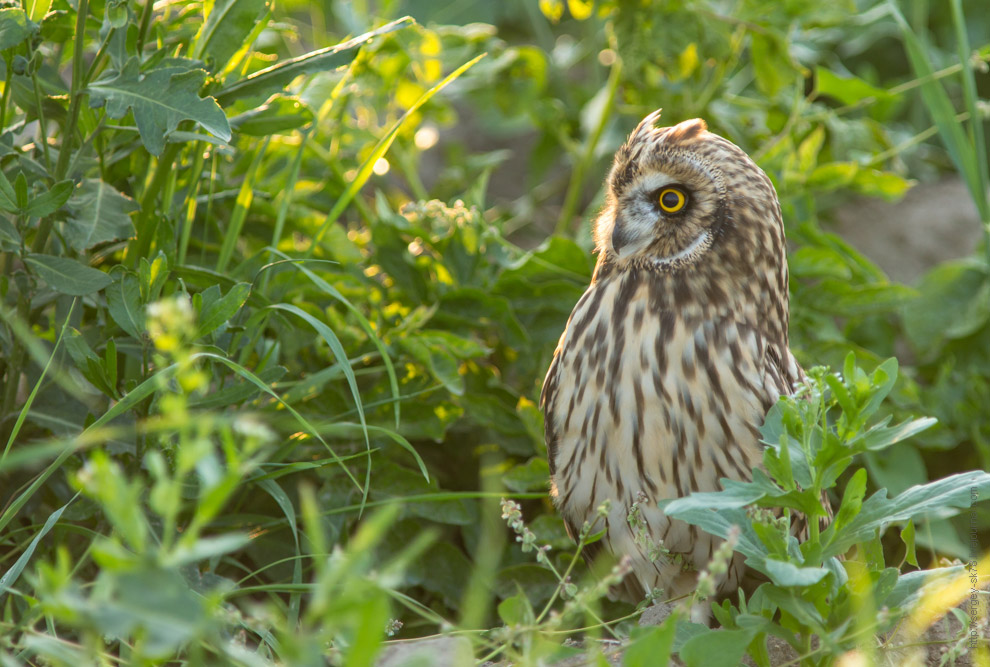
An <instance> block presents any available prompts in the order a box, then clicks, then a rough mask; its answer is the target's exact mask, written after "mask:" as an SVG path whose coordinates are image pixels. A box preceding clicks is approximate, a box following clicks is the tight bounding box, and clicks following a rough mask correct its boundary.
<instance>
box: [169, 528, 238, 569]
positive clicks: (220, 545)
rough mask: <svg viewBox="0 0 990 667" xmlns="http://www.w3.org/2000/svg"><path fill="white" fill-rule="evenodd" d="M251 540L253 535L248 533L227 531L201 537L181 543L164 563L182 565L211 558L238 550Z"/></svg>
mask: <svg viewBox="0 0 990 667" xmlns="http://www.w3.org/2000/svg"><path fill="white" fill-rule="evenodd" d="M250 541H251V536H250V535H248V534H247V533H227V534H225V535H218V536H216V537H201V538H199V539H198V540H196V541H195V542H193V543H192V544H190V545H188V546H186V545H184V544H181V543H180V544H179V546H178V547H176V549H175V551H173V552H172V553H171V554H169V555H168V558H165V559H163V564H164V565H167V566H181V565H186V564H191V563H198V562H200V561H204V560H210V559H211V558H216V557H217V556H223V555H224V554H228V553H231V552H233V551H238V550H240V549H241V548H242V547H244V546H245V545H246V544H247V543H248V542H250Z"/></svg>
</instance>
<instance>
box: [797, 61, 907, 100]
mask: <svg viewBox="0 0 990 667" xmlns="http://www.w3.org/2000/svg"><path fill="white" fill-rule="evenodd" d="M815 91H816V93H817V94H818V95H819V96H821V95H827V96H829V97H832V98H835V99H836V100H838V101H839V102H841V103H842V104H856V103H857V102H861V101H863V100H866V101H871V100H875V101H878V102H879V101H884V100H891V99H893V97H894V96H893V95H891V94H890V93H889V92H887V91H886V90H884V89H883V88H877V87H876V86H871V85H870V84H868V83H867V82H866V81H863V80H862V79H860V78H859V77H856V76H853V75H852V74H849V75H846V76H839V75H838V74H835V73H834V72H832V71H831V70H829V69H826V68H825V67H817V68H815Z"/></svg>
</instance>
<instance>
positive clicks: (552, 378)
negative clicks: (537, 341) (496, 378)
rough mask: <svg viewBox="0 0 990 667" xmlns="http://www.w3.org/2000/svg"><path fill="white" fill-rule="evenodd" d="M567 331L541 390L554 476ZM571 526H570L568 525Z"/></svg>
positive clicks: (551, 468) (544, 432) (541, 406)
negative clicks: (557, 404) (556, 415)
mask: <svg viewBox="0 0 990 667" xmlns="http://www.w3.org/2000/svg"><path fill="white" fill-rule="evenodd" d="M566 335H567V331H566V330H565V331H564V334H563V335H562V336H561V337H560V340H561V344H560V345H557V349H556V350H554V353H553V361H551V362H550V368H549V369H548V370H547V376H546V378H545V379H544V380H543V391H541V392H540V409H541V410H542V411H543V439H544V440H545V441H546V443H547V461H548V462H549V464H550V476H551V477H553V475H554V473H555V472H556V471H555V469H554V468H555V466H554V459H556V458H557V433H556V431H555V430H554V427H553V424H554V413H553V406H554V395H555V394H556V393H557V380H558V377H557V376H558V375H559V373H558V370H559V367H560V356H561V345H562V344H563V340H564V336H566ZM568 528H569V527H568Z"/></svg>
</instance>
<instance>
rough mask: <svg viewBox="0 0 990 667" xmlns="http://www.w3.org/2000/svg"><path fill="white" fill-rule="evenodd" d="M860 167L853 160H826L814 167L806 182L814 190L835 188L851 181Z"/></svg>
mask: <svg viewBox="0 0 990 667" xmlns="http://www.w3.org/2000/svg"><path fill="white" fill-rule="evenodd" d="M860 169H861V167H860V166H859V165H858V164H857V163H855V162H827V163H825V164H821V165H818V166H817V167H815V168H814V170H813V171H812V172H811V173H810V174H809V175H808V178H807V180H806V183H807V184H808V186H810V187H812V188H815V189H816V190H825V191H827V190H835V189H837V188H842V187H845V186H847V185H849V184H850V183H852V182H853V179H855V178H856V174H857V173H859V170H860Z"/></svg>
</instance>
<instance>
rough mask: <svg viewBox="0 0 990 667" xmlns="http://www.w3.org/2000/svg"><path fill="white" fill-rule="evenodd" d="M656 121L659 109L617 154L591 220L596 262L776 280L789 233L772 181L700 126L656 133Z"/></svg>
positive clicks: (729, 144) (691, 123)
mask: <svg viewBox="0 0 990 667" xmlns="http://www.w3.org/2000/svg"><path fill="white" fill-rule="evenodd" d="M659 118H660V111H659V110H657V111H655V112H653V113H651V114H650V115H648V116H647V117H646V118H644V119H643V121H642V122H641V123H640V124H639V126H637V128H636V129H635V130H634V131H633V133H632V134H631V135H630V136H629V139H628V141H626V143H625V144H624V145H623V146H622V148H620V149H619V150H618V152H617V153H616V155H615V163H614V165H613V167H612V171H611V173H610V174H609V177H608V182H607V191H608V192H607V201H606V205H605V208H604V210H603V211H602V213H601V215H600V216H599V218H598V220H597V221H596V222H595V242H596V245H597V249H598V252H599V253H601V256H600V258H599V261H600V263H602V264H609V265H611V268H615V269H622V268H629V267H635V268H640V269H651V270H657V271H661V272H675V273H679V272H682V271H686V272H691V271H692V270H694V269H698V268H700V267H701V266H705V265H707V266H718V267H720V269H721V270H719V271H718V273H723V272H725V271H729V270H738V271H742V272H744V273H747V274H751V275H752V273H753V272H754V271H755V272H757V273H779V272H780V270H781V269H782V267H783V266H784V262H785V261H786V260H785V254H784V253H785V248H784V233H783V225H782V223H781V216H780V205H779V203H778V201H777V194H776V192H775V191H774V189H773V185H771V183H770V179H768V178H767V176H766V174H764V173H763V171H762V170H761V169H760V168H759V167H758V166H756V164H755V163H754V162H753V161H752V160H751V159H750V158H749V156H747V155H746V154H745V153H744V152H743V151H742V150H740V149H739V148H738V147H737V146H736V145H735V144H733V143H732V142H730V141H728V140H726V139H723V138H722V137H720V136H718V135H716V134H712V133H711V132H709V131H708V128H707V126H706V125H705V122H704V121H703V120H701V119H694V120H687V121H684V122H683V123H680V124H678V125H674V126H672V127H656V123H657V121H658V120H659ZM783 271H784V272H786V268H784V269H783ZM785 275H786V273H785ZM736 277H737V278H739V277H741V276H736Z"/></svg>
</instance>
